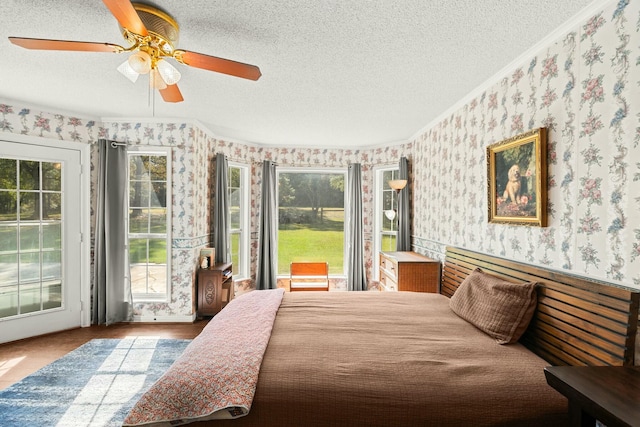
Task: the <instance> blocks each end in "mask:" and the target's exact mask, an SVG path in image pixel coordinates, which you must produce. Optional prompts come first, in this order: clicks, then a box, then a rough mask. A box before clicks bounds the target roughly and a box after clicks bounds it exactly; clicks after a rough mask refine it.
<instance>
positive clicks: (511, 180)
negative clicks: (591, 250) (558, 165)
mask: <svg viewBox="0 0 640 427" xmlns="http://www.w3.org/2000/svg"><path fill="white" fill-rule="evenodd" d="M487 183H488V201H489V204H488V210H489V222H492V223H502V224H516V225H529V226H538V227H546V226H547V129H546V128H539V129H534V130H531V131H529V132H526V133H523V134H521V135H517V136H515V137H513V138H509V139H507V140H504V141H501V142H498V143H496V144H492V145H490V146H488V147H487Z"/></svg>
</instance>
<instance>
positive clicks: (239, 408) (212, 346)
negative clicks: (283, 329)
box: [123, 289, 284, 426]
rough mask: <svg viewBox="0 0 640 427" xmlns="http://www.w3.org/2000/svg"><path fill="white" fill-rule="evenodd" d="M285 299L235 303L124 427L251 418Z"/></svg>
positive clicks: (252, 297)
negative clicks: (272, 331)
mask: <svg viewBox="0 0 640 427" xmlns="http://www.w3.org/2000/svg"><path fill="white" fill-rule="evenodd" d="M283 294H284V291H283V290H282V289H274V290H265V291H254V292H249V293H247V294H244V295H242V296H240V297H238V298H236V299H234V300H232V301H231V302H230V303H229V304H228V305H227V306H226V307H225V309H224V310H222V311H221V312H220V313H218V314H217V315H216V316H215V317H214V318H213V319H212V320H211V321H210V322H209V324H208V325H207V326H206V327H205V328H204V329H203V331H202V332H201V334H200V335H198V337H196V338H195V339H194V340H193V341H192V342H191V344H189V346H188V347H187V348H186V349H185V351H184V353H183V354H182V356H180V358H178V360H176V361H175V363H174V364H173V365H172V366H171V368H170V369H169V370H168V371H167V372H166V373H165V374H164V375H163V376H162V377H161V378H160V379H159V380H158V381H157V382H156V383H155V384H154V385H153V386H152V387H151V388H150V389H149V390H148V391H147V392H146V393H145V394H144V395H143V396H142V397H141V398H140V400H139V401H138V402H137V403H136V405H135V406H134V408H133V409H132V410H131V412H130V413H129V414H128V415H127V417H126V419H125V420H124V424H123V425H124V426H141V425H144V426H176V425H183V424H188V423H190V422H193V421H197V420H213V419H233V418H238V417H242V416H244V415H246V414H247V413H248V412H249V410H250V408H251V403H252V400H253V396H254V394H255V390H256V384H257V381H258V373H259V371H260V365H261V363H262V358H263V356H264V352H265V349H266V347H267V344H268V342H269V337H270V336H271V330H272V327H273V322H274V319H275V316H276V313H277V311H278V308H279V306H280V303H281V301H282V297H283ZM228 337H233V339H229V338H228Z"/></svg>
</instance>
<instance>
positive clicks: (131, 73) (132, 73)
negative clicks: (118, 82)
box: [117, 59, 140, 83]
mask: <svg viewBox="0 0 640 427" xmlns="http://www.w3.org/2000/svg"><path fill="white" fill-rule="evenodd" d="M117 70H118V71H119V72H120V73H121V74H122V75H123V76H125V77H126V78H128V79H129V80H131V81H132V82H133V83H135V82H136V80H138V77H139V76H140V74H139V73H137V72H136V70H134V69H133V68H131V65H129V60H128V59H127V60H126V61H124V62H123V63H122V64H120V66H119V67H118V68H117Z"/></svg>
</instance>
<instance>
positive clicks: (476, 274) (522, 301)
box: [449, 268, 537, 344]
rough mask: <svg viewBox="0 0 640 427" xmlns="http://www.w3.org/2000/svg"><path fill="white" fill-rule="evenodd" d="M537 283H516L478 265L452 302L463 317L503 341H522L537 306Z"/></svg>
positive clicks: (503, 342) (501, 342) (458, 313)
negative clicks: (492, 273) (487, 271)
mask: <svg viewBox="0 0 640 427" xmlns="http://www.w3.org/2000/svg"><path fill="white" fill-rule="evenodd" d="M536 302H537V294H536V283H535V282H527V283H512V282H507V281H505V280H503V279H500V278H498V277H495V276H492V275H490V274H487V273H485V272H483V271H482V270H481V269H480V268H476V269H475V270H474V271H472V272H471V274H469V275H468V276H467V278H466V279H464V281H463V282H462V283H461V284H460V286H459V287H458V289H457V290H456V292H455V293H454V294H453V296H452V297H451V301H450V302H449V305H450V307H451V309H452V310H453V311H454V312H455V313H456V314H457V315H458V316H460V317H462V318H463V319H465V320H466V321H468V322H469V323H471V324H473V325H474V326H475V327H477V328H478V329H480V330H482V331H484V332H485V333H487V334H488V335H489V336H491V337H493V338H495V339H496V341H498V343H500V344H510V343H514V342H516V341H518V339H520V337H521V336H522V334H523V333H524V331H525V330H526V329H527V326H529V322H530V321H531V318H532V317H533V313H534V311H535V309H536Z"/></svg>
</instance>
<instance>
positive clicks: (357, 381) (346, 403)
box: [195, 292, 568, 427]
mask: <svg viewBox="0 0 640 427" xmlns="http://www.w3.org/2000/svg"><path fill="white" fill-rule="evenodd" d="M245 326H246V327H247V328H251V327H252V325H249V324H247V325H245ZM229 339H232V337H230V338H229ZM212 357H218V356H215V355H212ZM548 365H549V364H548V363H547V362H545V361H544V360H542V359H541V358H539V357H538V356H536V355H534V354H533V353H531V352H530V351H529V350H527V349H526V348H525V347H524V346H522V345H520V344H517V343H516V344H509V345H500V344H498V343H496V341H495V340H494V339H493V338H491V337H489V336H487V335H486V334H484V333H483V332H482V331H480V330H478V329H476V328H475V327H474V326H473V325H471V324H470V323H468V322H466V321H465V320H463V319H461V318H459V317H458V316H457V315H456V314H455V313H453V312H452V311H451V309H450V308H449V299H448V298H447V297H445V296H443V295H440V294H431V293H413V292H379V293H378V292H298V293H285V295H284V298H283V300H282V303H281V305H280V307H279V309H278V312H277V316H276V318H275V321H274V324H273V330H272V335H271V337H270V339H269V342H268V345H267V348H266V351H265V353H264V359H263V361H262V365H261V367H260V372H259V376H258V382H257V387H256V391H255V396H254V399H253V403H252V406H251V410H250V412H249V413H248V415H246V416H244V417H241V418H238V419H235V420H217V421H207V422H200V423H196V424H195V425H210V426H236V427H241V426H301V425H304V426H354V425H366V426H391V425H393V426H414V425H420V426H469V425H474V426H540V425H544V426H545V427H546V426H555V425H558V426H561V425H567V423H568V419H567V400H566V398H564V397H563V396H562V395H560V394H559V393H558V392H557V391H555V390H554V389H553V388H551V387H550V386H548V385H547V383H546V380H545V377H544V372H543V368H544V367H545V366H548Z"/></svg>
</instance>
